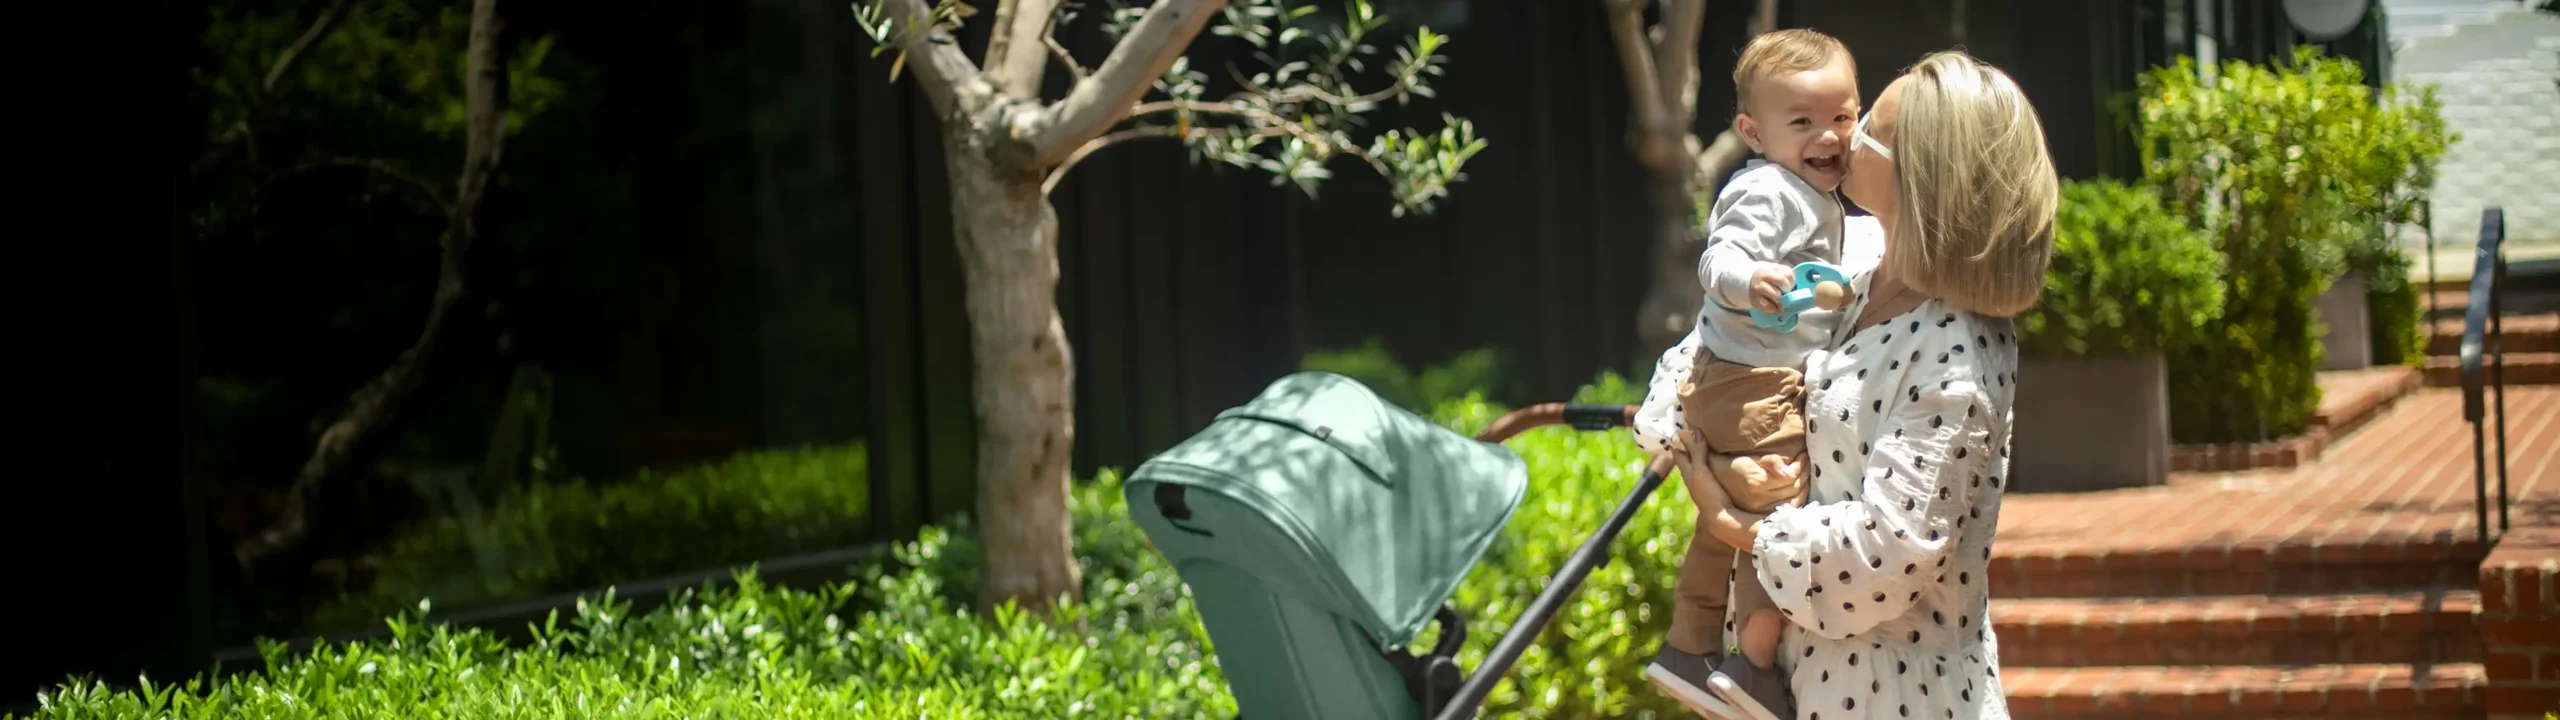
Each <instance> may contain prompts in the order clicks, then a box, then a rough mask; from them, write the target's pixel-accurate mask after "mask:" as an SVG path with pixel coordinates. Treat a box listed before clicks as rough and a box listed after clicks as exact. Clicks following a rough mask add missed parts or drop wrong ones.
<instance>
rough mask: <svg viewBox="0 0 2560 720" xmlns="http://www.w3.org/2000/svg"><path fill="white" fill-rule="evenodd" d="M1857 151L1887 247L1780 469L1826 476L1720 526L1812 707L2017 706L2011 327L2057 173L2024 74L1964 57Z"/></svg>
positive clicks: (1853, 169)
mask: <svg viewBox="0 0 2560 720" xmlns="http://www.w3.org/2000/svg"><path fill="white" fill-rule="evenodd" d="M1850 146H1851V150H1850V153H1851V155H1850V161H1849V174H1848V179H1847V180H1846V182H1845V183H1843V185H1842V189H1843V191H1844V192H1846V193H1847V194H1848V195H1849V198H1850V199H1851V200H1854V201H1856V202H1857V204H1858V206H1859V207H1862V208H1865V209H1867V210H1868V211H1869V212H1871V213H1873V214H1875V216H1876V218H1877V220H1879V221H1880V222H1881V223H1882V224H1883V226H1884V228H1885V251H1884V258H1883V261H1882V262H1881V264H1880V265H1879V267H1878V268H1877V269H1876V270H1875V271H1873V272H1871V273H1867V274H1864V275H1860V276H1858V277H1857V278H1855V279H1854V280H1852V283H1851V284H1852V285H1853V286H1855V289H1856V292H1857V298H1858V299H1857V300H1856V301H1855V302H1854V303H1853V304H1852V305H1851V306H1850V308H1849V309H1848V313H1849V317H1850V318H1851V320H1850V321H1849V324H1848V325H1847V326H1844V329H1843V330H1842V331H1841V332H1840V333H1839V335H1838V336H1837V337H1835V338H1834V339H1833V341H1832V343H1831V345H1830V349H1828V350H1824V351H1818V352H1816V353H1814V354H1813V356H1812V357H1810V358H1808V359H1807V360H1806V363H1805V365H1806V367H1805V387H1806V388H1808V392H1807V395H1806V399H1805V430H1806V433H1807V434H1806V443H1807V447H1808V452H1807V454H1806V456H1805V458H1806V459H1805V460H1804V462H1803V465H1804V467H1801V468H1798V467H1776V466H1773V467H1771V468H1770V470H1772V471H1774V472H1810V473H1812V476H1813V477H1812V482H1811V487H1812V490H1811V493H1810V497H1809V498H1808V501H1807V503H1806V504H1805V505H1804V506H1802V507H1781V508H1779V509H1777V510H1776V511H1773V512H1771V513H1770V514H1769V515H1767V516H1766V517H1734V518H1731V521H1730V522H1722V523H1711V524H1712V525H1715V526H1716V530H1717V531H1718V534H1719V535H1720V536H1721V535H1729V537H1725V538H1724V539H1725V540H1726V541H1727V542H1729V543H1733V544H1734V545H1735V546H1736V547H1748V548H1751V549H1752V551H1753V552H1754V553H1755V554H1756V555H1757V556H1758V559H1759V578H1758V580H1759V582H1761V583H1762V584H1763V585H1764V586H1766V587H1767V589H1768V590H1769V594H1770V596H1771V598H1772V600H1773V601H1774V602H1776V603H1777V605H1778V606H1779V607H1780V609H1781V612H1782V613H1783V614H1784V615H1785V616H1786V617H1787V618H1788V619H1789V620H1790V621H1791V622H1790V623H1789V624H1788V627H1787V630H1786V633H1785V638H1784V641H1783V642H1782V644H1781V648H1780V660H1779V662H1780V664H1781V669H1782V670H1783V671H1784V672H1785V673H1786V676H1787V677H1788V680H1789V685H1790V687H1792V688H1793V690H1794V691H1795V704H1796V708H1797V714H1798V715H1799V716H1800V717H1802V718H1808V719H1810V718H1834V719H1835V720H1836V719H1840V718H1862V717H1881V718H1903V717H1910V718H1942V719H1954V720H1970V719H1973V718H2005V717H2007V716H2008V707H2007V703H2006V702H2005V699H2004V697H2003V695H2002V692H2001V686H2000V679H1999V663H2000V653H1999V643H1998V641H1997V639H1996V638H1995V637H1994V636H1993V634H1992V632H1991V623H1990V618H1989V617H1988V603H1989V599H1990V583H1989V579H1990V578H1989V577H1987V575H1988V573H1987V572H1986V569H1987V567H1988V565H1989V561H1990V558H1991V543H1992V537H1993V535H1994V534H1995V531H1996V529H1997V527H1998V524H1999V518H2000V496H2001V490H2002V488H2004V487H2005V486H2006V483H2007V474H2008V465H2009V463H2008V459H2007V458H2008V454H2009V453H2008V443H2009V408H2010V404H2011V402H2012V399H2013V398H2014V396H2015V393H2016V390H2017V387H2016V377H2015V375H2014V373H2015V372H2016V368H2017V345H2016V342H2015V341H2016V337H2015V330H2014V329H2013V328H2012V326H2011V323H2010V320H2009V318H2011V317H2014V316H2016V315H2017V314H2019V313H2021V312H2024V311H2026V310H2027V309H2028V308H2029V307H2031V306H2033V305H2034V304H2035V300H2036V297H2037V295H2038V294H2039V293H2040V292H2041V290H2042V288H2043V284H2044V271H2045V266H2046V264H2047V262H2048V261H2049V260H2050V257H2051V254H2052V243H2053V217H2054V211H2055V205H2056V203H2057V198H2058V196H2059V194H2060V189H2059V184H2058V181H2057V179H2056V177H2055V175H2054V170H2053V162H2052V159H2051V158H2050V156H2048V155H2047V154H2046V151H2045V146H2044V131H2043V129H2042V127H2041V126H2040V125H2039V123H2038V121H2037V120H2036V116H2035V111H2034V109H2033V108H2032V107H2030V106H2029V104H2028V103H2027V99H2026V97H2025V94H2024V93H2022V92H2021V91H2020V90H2019V89H2018V86H2017V83H2015V82H2014V81H2012V80H2010V79H2009V77H2008V76H2007V75H2005V74H2003V73H2001V72H2000V71H1998V70H1996V69H1993V68H1991V67H1990V66H1989V65H1986V64H1983V63H1982V62H1981V61H1979V60H1976V59H1974V58H1972V57H1970V56H1967V55H1965V54H1963V53H1961V52H1942V53H1937V54H1934V55H1930V56H1929V57H1927V58H1925V59H1923V60H1921V61H1920V62H1919V63H1918V64H1916V65H1914V66H1912V68H1911V70H1910V71H1909V72H1907V73H1905V74H1904V75H1903V76H1902V77H1901V78H1899V79H1897V80H1895V81H1894V82H1893V83H1892V84H1891V85H1888V86H1886V87H1885V89H1884V91H1883V92H1882V93H1879V94H1878V95H1877V97H1876V103H1875V106H1874V107H1873V108H1871V109H1870V110H1869V112H1868V113H1867V115H1866V117H1865V118H1864V119H1862V120H1860V121H1859V124H1858V129H1857V131H1856V132H1854V133H1853V134H1852V136H1851V142H1850ZM1717 465H1718V464H1717V463H1713V462H1706V458H1703V457H1698V458H1683V459H1682V473H1681V474H1682V476H1683V482H1684V484H1686V485H1687V486H1688V488H1689V492H1691V493H1693V494H1701V495H1707V498H1706V501H1703V502H1701V503H1700V504H1701V505H1702V506H1707V507H1714V506H1716V505H1718V504H1720V501H1721V499H1722V498H1720V497H1715V496H1714V495H1713V494H1717V493H1721V489H1720V488H1719V486H1718V485H1717V483H1715V482H1713V481H1711V480H1706V479H1705V478H1706V477H1707V473H1711V472H1716V471H1719V470H1722V468H1719V467H1716V466H1717ZM1735 581H1736V582H1749V581H1750V579H1749V578H1736V580H1735ZM1729 619H1730V618H1729ZM1719 690H1720V692H1721V691H1722V688H1719ZM1726 694H1727V695H1728V697H1727V698H1726V699H1727V700H1729V701H1730V700H1733V699H1734V698H1732V697H1730V695H1731V694H1730V693H1726Z"/></svg>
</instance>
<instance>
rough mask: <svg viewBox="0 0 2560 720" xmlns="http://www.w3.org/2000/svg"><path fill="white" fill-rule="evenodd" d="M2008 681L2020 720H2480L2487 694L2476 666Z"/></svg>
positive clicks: (2078, 675)
mask: <svg viewBox="0 0 2560 720" xmlns="http://www.w3.org/2000/svg"><path fill="white" fill-rule="evenodd" d="M2002 660H2003V661H2004V662H2005V661H2006V660H2007V658H2006V657H2005V656H2004V657H2003V658H2002ZM2000 680H2001V683H2002V687H2003V688H2005V689H2006V690H2007V691H2008V693H2009V713H2010V714H2011V715H2012V716H2014V717H2017V718H2019V719H2020V720H2117V719H2119V718H2126V719H2130V718H2146V719H2148V718H2244V717H2245V718H2267V717H2298V718H2357V719H2359V720H2385V719H2386V718H2387V719H2390V720H2417V719H2418V718H2476V717H2479V716H2480V714H2481V712H2482V710H2483V708H2484V707H2485V705H2484V698H2483V696H2484V695H2485V694H2486V693H2485V692H2484V689H2485V687H2486V686H2487V684H2488V680H2487V676H2486V674H2485V673H2484V672H2483V671H2482V670H2481V667H2480V665H2478V664H2475V663H2463V664H2439V665H2432V666H2430V665H2415V666H2413V665H2410V664H2407V663H2397V664H2373V665H2296V666H2281V665H2279V666H2267V665H2256V666H2231V665H2222V666H2199V667H2106V668H2029V667H2020V668H2014V669H2012V668H2003V669H2002V670H2001V672H2000Z"/></svg>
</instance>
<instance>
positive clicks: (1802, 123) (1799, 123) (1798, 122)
mask: <svg viewBox="0 0 2560 720" xmlns="http://www.w3.org/2000/svg"><path fill="white" fill-rule="evenodd" d="M1787 124H1788V125H1794V126H1797V127H1803V126H1806V125H1811V124H1813V118H1796V119H1794V120H1789V121H1787Z"/></svg>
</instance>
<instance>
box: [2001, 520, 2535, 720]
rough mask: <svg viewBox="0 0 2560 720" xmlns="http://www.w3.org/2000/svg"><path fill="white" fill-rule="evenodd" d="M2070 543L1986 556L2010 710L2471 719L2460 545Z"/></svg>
mask: <svg viewBox="0 0 2560 720" xmlns="http://www.w3.org/2000/svg"><path fill="white" fill-rule="evenodd" d="M2403 540H2405V538H2403V539H2385V538H2380V537H2376V538H2367V539H2365V540H2362V541H2350V542H2341V543H2337V544H2298V545H2280V546H2276V547H2220V548H2215V547H2211V546H2199V547H2188V548H2181V549H2164V550H2159V551H2154V552H2132V553H2121V554H2118V553H2111V552H2107V551H2103V550H2092V551H2069V552H2065V553H2062V554H2055V555H2042V556H2006V557H2000V558H1996V559H1995V565H1994V567H1993V569H1992V577H1993V583H1994V585H1993V587H1995V588H1999V591H1998V594H1999V595H2002V597H1997V598H1995V599H1994V600H1993V601H1992V608H1991V617H1992V618H1993V623H1994V624H1993V628H1994V631H1995V632H1997V633H1998V636H1999V638H2000V662H2001V667H2002V670H2003V672H2002V679H2003V680H2004V681H2005V682H2007V683H2008V688H2009V693H2010V703H2011V704H2010V710H2011V712H2012V713H2013V714H2015V715H2016V716H2017V717H2019V718H2024V719H2038V718H2050V719H2055V720H2060V719H2064V718H2069V719H2072V720H2099V719H2102V718H2103V719H2107V720H2114V719H2117V718H2165V717H2195V718H2239V717H2270V716H2275V717H2304V718H2373V719H2375V720H2380V719H2382V718H2398V719H2409V720H2415V719H2417V718H2471V717H2478V715H2479V710H2480V707H2481V699H2482V698H2481V694H2482V690H2481V688H2482V686H2483V685H2484V684H2485V682H2486V676H2485V673H2484V670H2483V669H2482V666H2481V664H2480V663H2481V649H2480V635H2479V632H2478V630H2477V629H2476V627H2475V625H2474V622H2473V615H2474V613H2475V611H2476V608H2477V607H2478V606H2479V604H2480V601H2479V592H2478V591H2477V590H2476V589H2474V588H2473V587H2472V582H2471V581H2472V580H2473V574H2474V573H2476V571H2477V569H2478V567H2479V562H2480V558H2481V557H2482V553H2481V552H2480V549H2479V547H2478V546H2477V544H2476V543H2474V542H2471V541H2468V540H2465V541H2462V542H2452V541H2444V542H2423V543H2420V542H2405V541H2403Z"/></svg>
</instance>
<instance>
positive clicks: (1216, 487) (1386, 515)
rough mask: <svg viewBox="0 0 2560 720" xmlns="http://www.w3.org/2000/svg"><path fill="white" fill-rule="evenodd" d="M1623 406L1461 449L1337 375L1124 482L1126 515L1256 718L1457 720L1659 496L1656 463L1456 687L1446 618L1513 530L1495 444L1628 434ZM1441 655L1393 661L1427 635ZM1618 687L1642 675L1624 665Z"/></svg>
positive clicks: (1235, 417)
mask: <svg viewBox="0 0 2560 720" xmlns="http://www.w3.org/2000/svg"><path fill="white" fill-rule="evenodd" d="M1634 414H1635V408H1633V407H1625V406H1616V405H1568V404H1564V403H1550V404H1545V405H1536V406H1531V407H1527V408H1523V409H1520V410H1518V411H1514V412H1512V413H1510V414H1508V415H1505V416H1503V417H1502V418H1500V419H1498V420H1496V421H1494V423H1493V424H1492V425H1491V426H1490V427H1488V428H1487V429H1486V430H1485V431H1484V432H1483V433H1482V434H1479V435H1478V436H1476V437H1475V438H1468V437H1465V436H1463V435H1459V434H1457V433H1454V432H1450V431H1449V430H1448V429H1446V428H1443V427H1440V426H1439V425H1436V424H1433V423H1432V422H1430V421H1429V420H1425V419H1423V418H1422V417H1420V416H1417V415H1415V414H1413V413H1411V412H1408V411H1406V410H1404V409H1403V408H1399V407H1396V406H1394V405H1392V404H1390V403H1387V402H1385V401H1383V400H1381V399H1380V398H1379V397H1378V396H1377V395H1376V394H1375V393H1373V392H1371V391H1370V390H1369V389H1368V388H1367V387H1364V386H1362V385H1361V384H1360V383H1358V382H1356V381H1353V380H1351V379H1350V378H1347V377H1343V376H1340V375H1334V374H1330V373H1322V372H1302V373H1297V374H1293V375H1289V376H1287V377H1283V378H1281V379H1280V380H1279V381H1278V382H1275V383H1273V384H1272V385H1271V386H1270V387H1268V388H1266V389H1265V390H1264V391H1263V392H1262V394H1261V395H1259V396H1257V397H1255V398H1254V399H1253V400H1251V401H1249V402H1247V403H1245V404H1244V405H1241V406H1238V407H1235V408H1232V409H1229V410H1227V411H1225V412H1222V413H1219V414H1218V416H1217V418H1216V419H1214V420H1213V421H1211V422H1210V423H1209V426H1208V427H1206V428H1204V429H1202V430H1201V431H1200V432H1199V433H1197V434H1195V435H1193V436H1191V437H1190V438H1189V439H1186V440H1184V441H1183V442H1182V443H1181V444H1179V445H1176V446H1174V447H1172V448H1171V449H1168V450H1166V451H1164V452H1163V453H1161V454H1158V455H1156V456H1155V457H1154V458H1151V459H1149V460H1148V461H1147V462H1146V463H1145V464H1144V465H1141V466H1139V467H1138V469H1137V470H1136V471H1135V472H1132V473H1130V474H1129V476H1128V478H1127V480H1126V481H1125V484H1124V485H1123V491H1124V492H1125V493H1127V498H1128V507H1129V513H1130V515H1132V516H1133V517H1134V519H1135V520H1136V521H1137V523H1138V525H1139V526H1140V527H1141V528H1143V529H1144V530H1145V532H1146V534H1147V537H1148V538H1149V539H1150V540H1152V541H1153V542H1154V544H1155V547H1156V549H1157V550H1158V551H1159V552H1162V553H1164V554H1165V556H1166V558H1167V559H1169V560H1171V561H1172V564H1173V566H1174V568H1175V570H1176V572H1177V573H1178V574H1179V575H1181V577H1182V579H1183V581H1184V582H1185V583H1187V584H1188V585H1190V587H1191V593H1192V598H1193V600H1194V601H1195V602H1196V604H1197V605H1198V607H1199V609H1200V619H1201V622H1202V624H1203V625H1204V626H1206V628H1207V630H1208V632H1209V639H1210V642H1211V644H1212V645H1213V646H1214V647H1215V648H1216V651H1217V656H1218V663H1219V665H1220V666H1221V667H1222V668H1224V669H1225V671H1226V676H1227V680H1228V683H1229V688H1230V689H1231V690H1232V691H1233V692H1234V693H1235V698H1236V706H1237V708H1238V709H1239V710H1240V711H1241V714H1240V718H1251V719H1252V720H1295V719H1300V718H1303V719H1306V720H1367V719H1375V720H1420V719H1424V718H1433V719H1438V720H1458V719H1460V718H1471V717H1474V716H1475V714H1476V712H1477V710H1478V709H1479V707H1480V706H1482V705H1483V703H1484V700H1485V696H1486V694H1487V693H1489V692H1491V691H1492V689H1493V686H1494V684H1495V683H1496V682H1497V681H1499V680H1500V679H1501V677H1502V676H1503V675H1504V674H1505V673H1507V672H1508V671H1509V670H1510V668H1511V666H1512V664H1513V663H1515V662H1517V661H1518V660H1519V659H1520V654H1521V653H1522V652H1523V651H1525V650H1527V649H1528V647H1529V643H1530V642H1531V641H1533V640H1534V639H1535V638H1536V637H1537V635H1538V633H1539V631H1540V630H1542V629H1543V628H1545V627H1546V625H1547V623H1548V621H1550V620H1552V619H1553V618H1554V616H1555V614H1556V612H1557V611H1558V610H1560V609H1562V608H1563V606H1564V602H1565V600H1566V599H1567V598H1568V597H1570V596H1571V595H1572V594H1573V592H1574V591H1575V590H1576V589H1577V588H1579V587H1580V586H1581V585H1582V582H1583V580H1584V579H1585V578H1586V577H1587V576H1588V575H1590V573H1591V571H1592V570H1593V569H1595V568H1597V567H1599V566H1601V565H1604V564H1606V563H1607V562H1608V561H1609V543H1610V542H1611V541H1613V540H1615V539H1616V538H1617V536H1618V534H1619V533H1620V532H1621V531H1623V530H1624V529H1625V528H1626V525H1627V521H1628V520H1629V519H1630V518H1632V517H1633V516H1634V515H1635V511H1636V509H1637V508H1638V507H1641V506H1642V505H1643V504H1644V502H1645V499H1646V497H1648V496H1650V495H1652V494H1653V491H1654V489H1655V488H1657V487H1659V486H1661V485H1662V480H1663V477H1664V476H1665V475H1666V474H1668V472H1669V465H1670V463H1669V461H1667V460H1662V459H1656V460H1655V461H1654V463H1653V464H1652V466H1650V467H1648V468H1647V469H1646V471H1645V473H1644V476H1643V479H1642V480H1640V481H1638V482H1637V484H1636V487H1635V489H1634V490H1633V491H1632V492H1630V493H1628V494H1627V498H1626V500H1624V501H1623V502H1621V503H1620V504H1619V505H1618V507H1617V510H1616V511H1614V512H1612V513H1610V514H1609V518H1608V520H1607V521H1606V522H1603V523H1602V524H1601V526H1600V529H1599V531H1598V532H1595V533H1593V534H1592V536H1591V537H1590V539H1588V540H1586V541H1584V542H1583V544H1582V546H1581V548H1580V549H1578V550H1576V551H1574V553H1573V555H1572V556H1570V557H1569V558H1567V560H1566V562H1565V564H1564V567H1563V568H1562V569H1561V570H1560V571H1558V572H1557V573H1556V576H1555V579H1554V580H1553V581H1552V582H1550V583H1549V584H1548V585H1547V586H1546V589H1545V590H1544V591H1542V592H1540V593H1539V594H1538V597H1537V599H1536V600H1534V601H1532V602H1531V603H1529V605H1528V607H1527V609H1525V610H1523V611H1522V613H1521V616H1520V619H1519V622H1518V623H1517V624H1515V625H1513V626H1512V627H1511V630H1510V632H1508V633H1505V634H1504V635H1503V636H1502V638H1501V640H1500V641H1498V642H1496V643H1495V644H1494V646H1493V648H1492V650H1491V651H1490V652H1489V653H1487V654H1486V656H1485V659H1484V662H1483V663H1482V664H1480V665H1479V666H1478V667H1476V668H1475V672H1474V673H1473V674H1472V675H1469V674H1467V673H1465V672H1464V671H1462V670H1461V669H1460V668H1459V667H1458V663H1457V659H1456V655H1457V653H1458V649H1459V647H1460V646H1461V644H1462V643H1463V642H1465V640H1466V636H1467V629H1466V628H1467V626H1466V620H1465V619H1464V618H1461V617H1459V616H1458V614H1457V612H1456V611H1455V610H1454V609H1452V608H1450V607H1449V606H1448V605H1447V602H1448V600H1449V597H1450V595H1452V594H1453V593H1455V592H1456V590H1457V586H1458V582H1459V581H1460V580H1461V579H1463V578H1465V577H1466V574H1467V570H1468V569H1469V568H1471V567H1473V566H1474V565H1475V563H1476V561H1477V560H1478V559H1480V558H1481V557H1482V556H1483V554H1484V551H1485V549H1486V548H1487V547H1488V546H1490V545H1492V543H1493V540H1494V538H1495V536H1496V535H1498V534H1499V533H1500V532H1501V530H1502V526H1503V525H1504V524H1505V523H1506V522H1508V521H1509V520H1510V519H1511V514H1512V511H1513V510H1514V509H1515V508H1517V507H1518V506H1519V504H1520V499H1521V495H1522V493H1523V491H1524V490H1525V489H1526V487H1527V485H1528V466H1527V463H1525V462H1524V461H1522V460H1521V458H1520V457H1519V456H1518V455H1515V454H1512V453H1511V452H1510V451H1509V450H1507V449H1505V448H1503V447H1502V446H1501V445H1500V443H1501V442H1502V441H1504V440H1507V439H1509V438H1510V437H1512V436H1513V435H1516V434H1518V433H1520V432H1522V431H1526V430H1529V429H1532V428H1536V427H1541V426H1546V425H1556V424H1566V425H1571V426H1573V427H1575V428H1578V429H1582V430H1605V429H1609V428H1614V427H1621V426H1624V425H1626V424H1627V423H1628V422H1630V421H1631V419H1632V418H1633V417H1634ZM1433 622H1437V623H1439V625H1440V637H1439V641H1438V642H1437V643H1435V644H1434V646H1433V647H1432V648H1431V649H1430V650H1429V651H1428V652H1422V653H1416V652H1411V651H1409V650H1407V649H1406V647H1405V646H1406V645H1407V644H1408V643H1410V642H1411V641H1412V640H1413V639H1414V638H1415V637H1416V636H1417V635H1418V634H1419V633H1421V632H1422V630H1423V628H1424V627H1426V626H1428V625H1429V624H1430V623H1433ZM1627 671H1628V672H1629V673H1634V672H1638V670H1637V669H1636V668H1628V669H1627Z"/></svg>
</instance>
